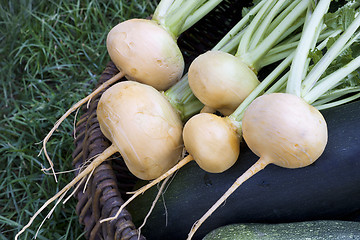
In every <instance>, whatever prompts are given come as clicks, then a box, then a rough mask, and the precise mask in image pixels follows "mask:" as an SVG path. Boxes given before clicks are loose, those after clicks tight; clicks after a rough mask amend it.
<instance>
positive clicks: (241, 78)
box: [188, 0, 309, 116]
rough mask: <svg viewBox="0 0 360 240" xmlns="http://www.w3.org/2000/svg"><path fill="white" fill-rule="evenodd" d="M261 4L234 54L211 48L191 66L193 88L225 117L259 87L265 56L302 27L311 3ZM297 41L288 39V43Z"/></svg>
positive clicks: (190, 77) (201, 99)
mask: <svg viewBox="0 0 360 240" xmlns="http://www.w3.org/2000/svg"><path fill="white" fill-rule="evenodd" d="M260 3H261V4H262V5H261V7H260V9H259V11H258V12H257V13H256V14H255V15H254V16H253V19H252V21H251V22H250V24H249V25H248V26H247V28H246V29H244V33H243V35H242V36H241V38H240V39H239V40H238V50H237V52H236V54H235V55H233V54H229V53H226V52H223V51H209V52H206V53H204V54H202V55H200V56H199V57H197V58H196V59H195V60H194V61H193V62H192V64H191V65H190V67H189V73H188V74H189V76H188V78H189V85H190V88H191V89H192V91H193V93H194V95H195V96H196V97H197V98H198V99H199V100H200V101H201V102H202V103H203V104H204V105H205V106H206V107H208V108H210V109H213V111H214V112H215V110H217V111H219V112H221V113H222V114H223V115H225V116H227V115H230V114H231V113H232V112H234V110H235V109H236V108H237V107H238V106H239V105H240V103H241V102H242V101H243V100H244V99H245V98H246V97H247V96H248V95H249V94H250V92H251V91H252V90H254V89H255V88H256V86H257V85H258V84H259V83H260V81H259V80H258V79H257V76H256V74H257V72H258V71H259V70H260V67H264V66H266V64H271V63H272V62H267V63H266V64H262V63H261V61H262V60H263V59H264V56H266V55H267V54H268V52H269V51H270V50H271V49H272V48H273V47H274V46H276V45H277V44H280V43H279V42H281V40H283V39H284V38H286V36H288V35H290V34H291V33H293V32H294V31H295V30H297V29H298V28H299V27H300V26H301V24H302V23H303V21H302V19H303V18H304V15H305V12H306V9H307V8H308V6H309V1H298V0H297V1H293V2H292V3H291V2H290V1H283V0H278V1H273V0H271V1H268V0H267V1H265V0H263V1H261V2H260ZM260 3H259V4H260ZM298 23H300V24H298ZM268 28H269V29H271V31H269V29H268ZM266 30H268V31H266ZM265 33H266V34H265ZM294 40H295V39H292V40H290V42H287V46H288V45H290V43H292V41H294ZM280 45H281V44H280ZM282 47H283V48H284V47H285V46H282ZM293 48H294V46H293ZM220 50H221V49H220ZM284 53H285V54H284ZM290 53H291V51H285V52H282V54H278V56H277V57H275V56H272V57H273V58H274V59H276V60H281V59H282V58H285V57H287V55H288V54H290Z"/></svg>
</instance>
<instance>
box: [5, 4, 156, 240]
mask: <svg viewBox="0 0 360 240" xmlns="http://www.w3.org/2000/svg"><path fill="white" fill-rule="evenodd" d="M155 2H156V1H150V0H136V1H135V0H128V1H126V0H106V1H105V0H103V1H100V0H81V1H80V0H56V1H55V0H53V1H48V0H17V1H5V0H1V1H0V57H1V60H0V92H1V101H0V114H1V118H0V121H1V122H0V156H1V158H0V159H1V160H0V161H1V162H0V163H1V167H0V206H1V207H0V239H13V238H14V236H15V234H16V233H17V232H18V231H19V230H20V229H21V228H22V226H23V225H25V224H26V223H27V222H28V220H29V219H30V217H31V216H32V215H33V214H34V213H35V212H36V211H37V210H38V209H39V208H40V207H41V205H42V204H43V203H44V202H45V201H46V200H47V199H48V198H50V197H51V196H53V195H54V194H55V193H56V192H57V191H58V190H59V189H61V188H62V187H63V186H65V184H66V183H67V182H69V180H70V179H71V178H72V177H73V173H67V174H61V175H59V176H58V179H59V182H58V183H55V181H54V178H53V177H52V176H48V175H45V174H44V173H42V172H41V168H42V165H44V166H46V167H48V163H47V161H46V159H45V157H44V155H43V154H41V155H40V156H38V154H39V151H40V149H41V145H40V142H41V141H42V139H43V138H44V137H45V136H46V134H47V133H48V131H50V129H51V128H52V126H53V124H54V123H55V121H56V120H57V119H58V118H60V117H61V115H62V114H63V113H65V111H66V110H67V109H68V108H69V107H70V106H71V105H72V104H74V103H75V102H77V101H78V100H79V99H81V98H82V97H84V96H86V95H87V94H89V93H90V92H91V90H92V89H93V87H94V86H95V84H96V82H97V79H98V77H99V75H100V74H101V72H102V71H103V70H104V68H105V65H106V63H107V62H108V61H109V57H108V54H107V52H106V46H105V39H106V35H107V33H108V31H109V30H110V29H111V27H113V26H115V25H116V24H117V23H119V22H120V21H123V20H125V19H129V18H133V17H138V18H140V17H146V16H148V15H149V14H150V13H151V12H152V11H153V10H154V7H155ZM73 122H74V114H72V115H71V116H70V117H69V118H68V119H67V120H65V122H64V123H63V124H62V125H61V126H60V128H59V129H58V131H56V133H55V134H54V135H53V136H52V138H51V139H50V142H49V144H48V151H49V153H50V157H51V158H52V159H53V161H54V164H55V169H56V171H66V170H69V169H71V168H72V166H71V162H72V158H71V154H72V151H73V137H72V134H71V132H72V131H73ZM75 205H76V200H75V199H74V198H72V199H71V201H69V202H67V203H66V204H65V205H59V206H58V207H57V208H56V210H55V212H54V213H53V215H52V217H51V218H50V219H48V220H47V221H46V222H45V223H44V225H43V227H42V228H41V230H40V232H39V234H38V239H83V238H84V237H83V228H82V226H81V225H80V224H79V223H78V217H77V215H76V214H75ZM46 210H47V211H48V210H50V208H48V209H46ZM47 211H44V212H43V213H42V214H41V215H40V216H39V217H38V218H37V219H36V220H35V222H34V223H33V224H32V225H31V227H30V228H29V229H28V230H27V231H26V232H25V233H24V234H23V235H21V237H20V239H32V238H33V237H34V234H35V232H36V230H37V228H38V227H39V225H40V223H41V221H42V219H43V218H44V217H45V216H46V214H47Z"/></svg>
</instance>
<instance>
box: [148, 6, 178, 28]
mask: <svg viewBox="0 0 360 240" xmlns="http://www.w3.org/2000/svg"><path fill="white" fill-rule="evenodd" d="M173 2H174V0H161V1H160V2H159V4H158V5H157V7H156V9H155V12H154V14H153V16H152V19H153V20H154V21H156V22H158V23H159V24H160V25H162V26H164V25H165V17H166V15H167V13H168V11H169V8H170V7H171V5H172V4H173Z"/></svg>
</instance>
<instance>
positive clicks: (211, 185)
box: [128, 101, 360, 240]
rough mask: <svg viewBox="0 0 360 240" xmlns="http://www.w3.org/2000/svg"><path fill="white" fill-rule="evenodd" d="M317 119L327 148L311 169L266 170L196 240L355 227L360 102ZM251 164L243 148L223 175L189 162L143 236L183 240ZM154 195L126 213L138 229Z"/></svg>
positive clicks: (359, 205)
mask: <svg viewBox="0 0 360 240" xmlns="http://www.w3.org/2000/svg"><path fill="white" fill-rule="evenodd" d="M322 113H323V115H324V117H325V119H326V121H327V124H328V128H329V141H328V144H327V147H326V149H325V151H324V153H323V155H322V156H321V157H320V158H319V159H318V160H317V161H316V162H315V163H314V164H312V165H310V166H308V167H305V168H300V169H286V168H281V167H278V166H275V165H269V166H267V167H266V168H265V169H264V170H263V171H261V172H259V173H258V174H256V175H255V176H253V177H252V178H250V179H249V180H248V181H246V182H245V183H244V184H243V185H242V186H240V188H239V189H237V190H236V191H235V192H234V193H233V195H232V196H230V197H229V198H228V199H227V201H226V203H225V204H224V205H223V206H222V207H220V208H219V209H217V211H215V213H214V214H213V215H212V216H211V217H209V218H208V219H207V221H205V223H204V224H203V225H202V226H201V227H200V228H199V230H198V231H197V233H196V234H195V236H194V239H200V238H202V237H204V236H205V235H206V234H207V233H209V232H210V231H211V230H213V229H216V228H218V227H221V226H224V225H228V224H232V223H249V222H254V223H281V222H298V221H311V220H321V219H323V220H324V219H327V220H344V219H345V220H360V219H354V218H355V217H356V216H357V214H358V213H360V187H359V186H360V101H357V102H353V103H349V104H346V105H342V106H339V107H335V108H331V109H327V110H324V111H322ZM242 144H243V145H245V144H244V143H242ZM257 159H258V157H257V156H256V155H254V154H253V153H252V152H251V151H250V150H249V149H248V148H247V147H246V146H244V147H242V149H241V153H240V158H239V160H238V161H237V163H236V164H235V165H234V166H233V167H232V168H230V169H229V170H227V171H226V172H224V173H221V174H211V173H207V172H205V171H203V170H201V169H200V168H199V167H198V166H197V165H196V163H195V162H194V161H192V162H190V163H189V164H187V165H186V166H185V167H183V168H182V169H180V170H179V171H178V172H177V174H176V175H175V177H174V179H173V181H171V184H170V185H169V186H168V188H167V189H166V192H165V193H164V194H163V198H162V199H161V200H160V201H159V202H158V203H157V204H156V206H155V208H154V210H153V212H152V214H151V215H150V217H149V219H148V220H147V223H146V225H145V227H144V228H143V229H142V233H143V234H144V236H146V237H147V238H148V239H149V240H155V239H174V240H176V239H185V238H186V236H187V234H188V232H189V231H190V229H191V226H192V225H193V223H194V222H195V221H196V220H198V219H199V218H200V217H201V216H202V215H203V214H204V213H205V212H206V211H207V210H208V209H209V208H210V207H211V206H212V205H213V204H214V203H215V202H216V200H217V199H218V198H219V197H220V196H221V195H222V194H223V193H224V192H225V191H226V190H227V189H228V187H230V186H231V185H232V183H233V182H234V181H235V179H236V178H237V177H238V176H240V175H241V174H242V173H243V172H245V171H246V170H247V169H248V168H249V167H250V166H251V165H252V164H253V163H254V162H256V161H257ZM169 182H170V181H169ZM141 183H142V184H144V182H143V181H142V182H141ZM156 194H157V189H156V188H152V189H150V190H148V191H147V192H145V193H144V194H143V195H142V196H139V197H138V198H137V199H135V200H134V201H133V202H132V203H131V204H130V205H129V206H128V210H129V211H130V212H131V214H132V217H133V222H134V223H135V224H136V225H137V226H139V225H140V224H141V223H142V221H143V219H144V217H145V215H146V214H147V213H148V211H149V208H150V206H151V204H152V201H153V200H154V198H155V196H156ZM164 204H165V206H166V208H165V207H164Z"/></svg>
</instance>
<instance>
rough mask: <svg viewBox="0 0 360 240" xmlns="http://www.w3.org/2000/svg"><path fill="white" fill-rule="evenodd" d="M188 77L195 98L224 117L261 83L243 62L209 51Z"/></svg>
mask: <svg viewBox="0 0 360 240" xmlns="http://www.w3.org/2000/svg"><path fill="white" fill-rule="evenodd" d="M188 74H189V77H188V78H189V85H190V88H191V90H192V91H193V92H194V94H195V96H196V97H197V98H198V99H199V100H200V101H201V102H202V103H203V104H204V105H205V106H208V107H211V108H213V109H215V110H218V111H220V112H221V113H223V114H224V115H229V114H231V113H232V112H233V111H234V110H235V109H236V108H237V107H238V106H239V104H240V103H241V102H242V101H243V100H244V99H245V98H246V97H247V96H248V95H249V94H250V92H251V91H252V90H254V89H255V87H256V86H257V85H259V83H260V81H259V80H258V78H257V76H256V74H255V73H254V72H253V71H252V70H251V69H250V68H249V67H248V66H247V65H246V64H244V63H243V61H241V60H240V59H239V58H234V56H233V55H231V54H229V53H226V52H222V51H208V52H206V53H204V54H202V55H200V56H199V57H197V58H196V59H195V60H194V61H193V62H192V63H191V65H190V68H189V73H188Z"/></svg>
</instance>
